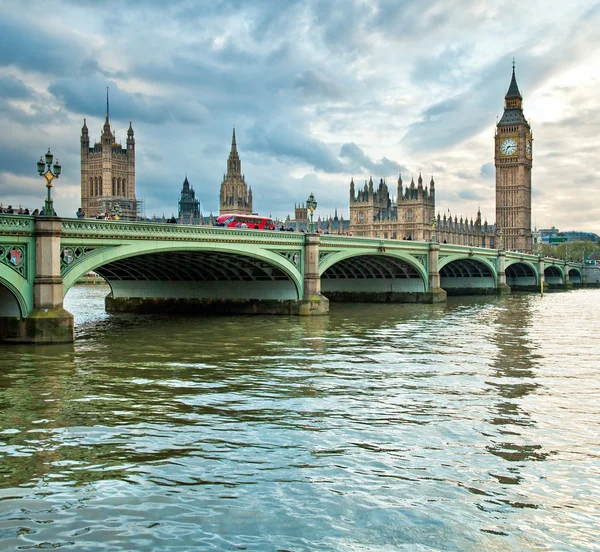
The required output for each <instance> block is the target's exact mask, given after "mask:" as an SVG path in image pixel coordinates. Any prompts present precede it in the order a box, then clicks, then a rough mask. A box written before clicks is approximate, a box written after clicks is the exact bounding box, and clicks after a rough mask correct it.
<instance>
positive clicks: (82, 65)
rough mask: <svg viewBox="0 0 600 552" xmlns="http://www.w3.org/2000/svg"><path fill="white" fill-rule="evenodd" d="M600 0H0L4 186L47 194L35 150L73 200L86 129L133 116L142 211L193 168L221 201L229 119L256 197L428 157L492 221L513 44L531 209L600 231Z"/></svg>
mask: <svg viewBox="0 0 600 552" xmlns="http://www.w3.org/2000/svg"><path fill="white" fill-rule="evenodd" d="M599 27H600V2H595V1H592V0H569V2H564V1H560V2H559V1H554V0H539V1H538V0H529V1H528V2H523V1H514V0H504V1H502V2H496V1H487V0H486V1H483V0H480V1H476V0H452V1H449V0H419V1H417V0H298V1H296V0H254V1H243V0H206V1H200V0H188V1H176V0H169V1H166V0H146V1H135V2H125V1H122V0H120V1H119V2H113V1H112V0H104V1H101V2H99V1H97V0H93V1H92V0H89V1H88V0H63V1H52V0H49V1H44V2H41V1H28V0H18V1H17V0H0V95H1V98H2V100H1V102H0V125H1V127H0V128H1V129H2V132H0V200H1V201H2V202H3V203H4V205H6V204H8V203H12V204H13V205H18V204H22V205H24V206H29V207H32V208H33V207H41V205H42V203H43V198H44V195H45V187H44V181H43V179H41V178H40V177H39V176H37V172H36V165H35V164H36V162H37V160H38V159H39V156H40V155H41V154H42V153H44V152H45V151H46V149H47V148H48V147H51V149H52V151H53V153H55V154H56V155H58V157H59V159H60V161H61V164H62V166H63V174H62V175H61V177H60V179H59V181H58V182H57V185H56V187H55V189H54V191H55V207H56V209H57V211H58V213H59V214H60V215H63V216H73V215H74V213H75V211H76V209H77V207H78V206H79V197H80V184H79V180H80V157H79V139H80V132H81V126H82V123H83V118H84V117H87V124H88V127H89V129H90V138H91V140H92V141H94V140H96V139H99V138H100V132H101V128H102V125H103V122H104V115H105V109H106V99H105V95H106V87H107V86H109V87H110V114H111V123H112V126H113V130H116V132H117V138H118V140H120V141H122V142H125V138H126V129H127V127H128V125H129V120H132V121H133V128H134V130H135V138H136V148H137V163H136V189H137V196H138V198H142V199H144V200H145V210H146V215H147V216H152V215H153V214H156V215H162V214H163V213H164V214H165V215H168V216H170V215H171V213H175V214H177V201H178V198H179V194H180V191H181V186H182V182H183V180H184V178H185V175H186V173H187V175H188V178H189V180H190V182H191V184H192V185H193V187H194V189H195V190H196V194H197V197H198V198H199V199H200V201H201V203H202V210H203V213H204V214H208V213H209V212H210V211H211V210H212V211H213V212H218V194H219V186H220V183H221V180H222V177H223V173H224V172H225V168H226V160H227V155H228V153H229V149H230V144H231V131H232V127H234V126H235V128H236V135H237V143H238V150H239V153H240V157H241V160H242V169H243V172H244V173H245V175H246V181H247V183H248V184H249V185H251V186H252V190H253V193H254V209H255V210H256V211H257V212H259V213H264V214H272V215H273V216H274V217H285V216H286V215H287V214H288V213H289V214H291V215H292V216H293V209H294V204H295V203H300V202H303V201H305V200H306V198H307V197H308V195H309V193H310V192H311V191H312V192H314V193H315V196H316V198H317V200H318V203H319V207H318V209H317V212H316V214H317V215H321V216H322V217H324V216H327V215H329V214H330V213H331V214H332V213H333V212H334V210H335V209H336V208H337V209H338V213H339V214H343V215H344V216H345V217H347V216H348V188H349V182H350V178H351V177H352V176H353V177H354V179H355V182H357V183H362V182H364V180H365V179H368V178H369V175H372V176H373V178H374V180H375V179H377V180H378V179H379V178H381V177H384V178H386V179H387V181H388V184H390V185H391V189H392V190H394V194H395V188H396V181H397V178H398V173H399V172H401V173H402V177H403V180H404V181H405V182H407V181H410V178H411V176H414V177H415V180H416V178H417V177H418V174H419V172H422V173H423V176H424V178H425V179H426V180H427V181H428V180H429V178H430V177H431V175H433V176H434V178H435V181H436V193H437V209H438V210H439V211H440V212H441V213H444V212H446V213H447V212H448V209H450V211H451V212H452V213H456V214H458V215H459V216H460V215H464V216H467V217H469V218H470V217H471V216H473V217H474V215H475V213H476V212H477V208H478V206H481V212H482V214H483V216H484V218H487V220H488V221H489V222H494V219H495V215H494V213H495V206H494V166H493V161H494V151H493V135H494V125H495V123H496V117H497V116H501V114H502V110H503V100H504V94H505V93H506V90H507V88H508V85H509V82H510V76H511V63H512V59H513V57H514V58H515V60H516V71H517V80H518V83H519V87H520V90H521V93H522V95H523V97H524V111H525V116H526V117H527V118H528V119H530V120H531V125H532V128H533V136H534V140H535V142H534V168H533V221H534V224H536V225H537V227H538V228H540V227H541V228H543V227H548V226H551V225H555V226H557V227H558V228H560V229H561V230H573V229H581V230H589V231H595V232H599V233H600V200H598V198H597V193H598V190H599V188H600V186H599V184H600V177H599V174H600V172H599V169H598V160H599V152H600V115H599V104H600V33H599V32H598V28H599Z"/></svg>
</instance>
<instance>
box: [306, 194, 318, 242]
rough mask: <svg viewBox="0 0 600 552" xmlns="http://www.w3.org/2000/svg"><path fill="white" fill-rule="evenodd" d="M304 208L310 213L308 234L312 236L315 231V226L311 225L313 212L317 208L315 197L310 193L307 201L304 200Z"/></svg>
mask: <svg viewBox="0 0 600 552" xmlns="http://www.w3.org/2000/svg"><path fill="white" fill-rule="evenodd" d="M306 208H307V209H308V210H309V211H310V226H309V232H310V233H311V234H312V233H313V232H314V231H315V224H314V223H313V213H314V212H315V209H316V208H317V200H316V199H315V196H314V195H313V193H312V192H310V195H309V196H308V199H307V200H306Z"/></svg>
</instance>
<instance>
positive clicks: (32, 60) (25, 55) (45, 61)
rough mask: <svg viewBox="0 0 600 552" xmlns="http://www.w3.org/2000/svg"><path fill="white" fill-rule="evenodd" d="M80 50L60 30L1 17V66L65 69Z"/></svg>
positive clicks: (36, 69)
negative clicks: (48, 29)
mask: <svg viewBox="0 0 600 552" xmlns="http://www.w3.org/2000/svg"><path fill="white" fill-rule="evenodd" d="M78 51H79V48H78V47H77V45H76V44H73V43H72V42H71V41H69V40H67V39H65V38H64V37H63V36H61V35H60V34H58V33H56V34H51V33H48V32H46V31H45V30H44V29H42V28H33V27H32V26H31V25H25V24H22V23H21V22H20V21H16V20H14V19H12V18H11V17H2V18H0V67H2V66H3V67H6V66H11V65H12V66H16V67H19V68H20V69H22V70H24V71H39V72H42V73H56V72H57V71H58V72H61V73H64V72H65V71H68V68H69V67H72V66H73V60H74V59H76V58H77V52H78ZM69 72H70V71H69Z"/></svg>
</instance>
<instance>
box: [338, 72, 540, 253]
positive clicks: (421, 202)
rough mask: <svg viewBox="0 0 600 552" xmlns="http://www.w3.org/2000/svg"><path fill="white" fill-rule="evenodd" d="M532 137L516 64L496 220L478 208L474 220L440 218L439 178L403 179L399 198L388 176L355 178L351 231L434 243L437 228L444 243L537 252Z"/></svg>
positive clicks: (504, 123)
mask: <svg viewBox="0 0 600 552" xmlns="http://www.w3.org/2000/svg"><path fill="white" fill-rule="evenodd" d="M532 143H533V137H532V133H531V128H530V126H529V123H528V122H527V120H526V119H525V116H524V114H523V97H522V96H521V93H520V92H519V87H518V85H517V79H516V76H515V66H514V63H513V70H512V78H511V81H510V85H509V87H508V91H507V93H506V96H505V97H504V113H503V115H502V118H501V119H500V120H499V121H498V123H497V125H496V131H495V136H494V164H495V167H496V224H495V225H488V223H487V221H483V222H482V220H481V212H479V211H478V212H477V218H476V219H475V221H473V220H472V219H471V220H470V221H469V220H466V219H463V218H462V217H461V218H460V219H458V218H457V217H456V216H455V217H454V218H452V217H447V216H446V215H445V214H444V216H443V217H442V216H440V214H439V212H438V214H437V216H436V206H435V182H434V180H433V177H431V180H430V182H429V184H424V183H423V178H422V177H421V175H419V178H418V181H417V183H416V184H415V182H414V180H413V179H411V182H410V184H408V185H405V184H404V183H403V181H402V177H401V176H399V177H398V183H397V189H396V198H397V200H396V201H393V200H392V199H391V198H390V191H389V189H388V185H387V183H386V182H385V180H383V179H381V180H380V181H379V184H378V185H377V187H375V185H374V184H373V180H372V179H369V181H368V182H365V184H364V187H362V188H358V189H357V187H356V184H355V183H354V180H353V179H352V180H351V181H350V229H351V231H352V233H353V234H354V235H356V236H370V237H375V236H379V237H382V238H398V239H412V240H420V241H429V240H430V239H431V237H432V234H433V233H434V232H435V234H436V239H437V240H438V241H440V242H444V243H451V244H456V245H473V246H476V247H498V246H499V242H500V239H501V238H502V239H503V246H504V247H505V248H506V249H510V250H514V251H523V252H530V251H531V250H532V233H531V166H532V159H533V147H532Z"/></svg>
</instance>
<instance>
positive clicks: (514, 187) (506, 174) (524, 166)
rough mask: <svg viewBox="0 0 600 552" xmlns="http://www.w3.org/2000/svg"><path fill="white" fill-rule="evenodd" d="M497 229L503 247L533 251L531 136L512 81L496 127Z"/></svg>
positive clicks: (521, 100) (520, 98)
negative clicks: (502, 240) (501, 236)
mask: <svg viewBox="0 0 600 552" xmlns="http://www.w3.org/2000/svg"><path fill="white" fill-rule="evenodd" d="M494 161H495V165H496V226H497V227H498V230H502V231H503V234H504V247H505V248H506V249H509V250H513V251H523V252H526V253H528V252H531V251H532V233H531V167H532V164H533V136H532V133H531V128H530V126H529V123H528V122H527V120H526V119H525V116H524V114H523V97H522V96H521V93H520V92H519V87H518V86H517V79H516V77H515V66H514V63H513V72H512V79H511V81H510V86H509V88H508V92H507V93H506V96H505V97H504V114H503V115H502V118H501V119H500V121H499V122H498V124H497V125H496V136H495V159H494Z"/></svg>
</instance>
